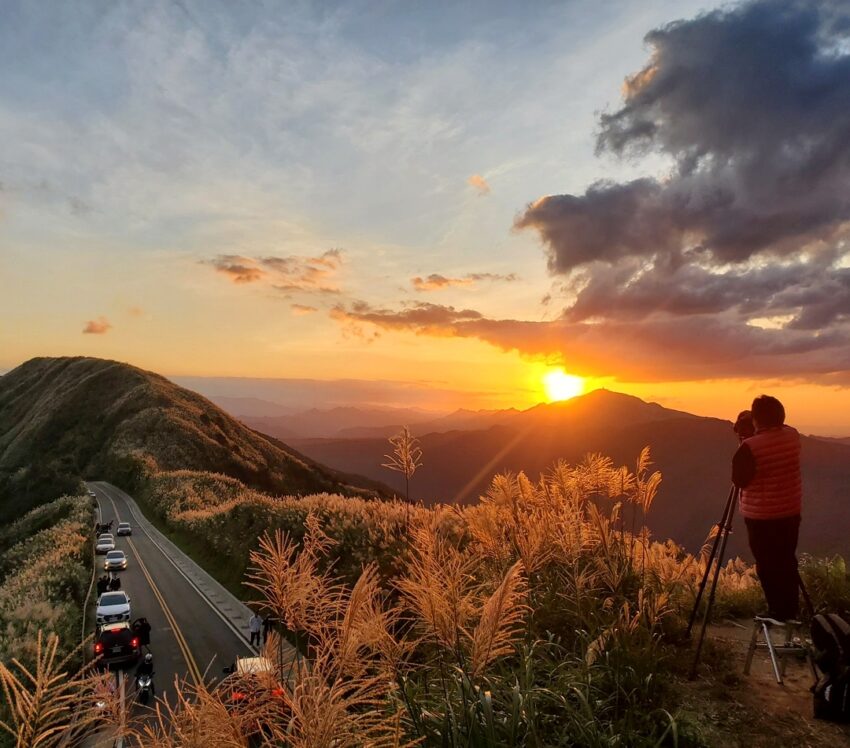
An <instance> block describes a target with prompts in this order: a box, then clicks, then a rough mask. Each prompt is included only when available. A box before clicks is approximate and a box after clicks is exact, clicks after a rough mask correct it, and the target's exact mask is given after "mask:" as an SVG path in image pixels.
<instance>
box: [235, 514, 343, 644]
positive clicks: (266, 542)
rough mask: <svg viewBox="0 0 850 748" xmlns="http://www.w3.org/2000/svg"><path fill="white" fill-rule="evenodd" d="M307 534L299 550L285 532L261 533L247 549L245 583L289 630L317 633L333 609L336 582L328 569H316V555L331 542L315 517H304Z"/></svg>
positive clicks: (326, 548) (320, 553)
mask: <svg viewBox="0 0 850 748" xmlns="http://www.w3.org/2000/svg"><path fill="white" fill-rule="evenodd" d="M305 524H306V525H307V533H306V534H305V536H304V543H303V547H302V548H301V549H300V551H299V546H298V543H296V542H295V541H294V540H293V539H292V538H291V537H290V536H289V535H288V534H287V533H284V532H282V531H281V530H275V533H274V535H269V534H268V533H265V534H264V535H263V536H262V537H261V538H260V540H259V543H260V547H259V550H257V551H252V552H251V556H250V559H251V567H250V569H249V572H248V581H247V582H245V584H246V585H247V586H248V587H251V588H253V589H255V590H257V591H259V592H260V593H262V595H263V601H262V603H263V604H264V605H265V606H267V607H270V608H271V609H272V610H273V611H274V614H275V616H276V617H277V618H278V619H279V620H281V621H283V622H284V623H285V624H286V626H287V627H288V628H289V629H290V630H291V631H306V632H308V633H311V634H313V633H319V632H320V631H321V629H322V627H323V626H324V623H325V621H327V620H330V619H331V618H332V617H333V615H334V614H335V612H336V606H337V596H336V592H337V591H338V585H336V584H335V583H334V582H333V579H332V577H331V575H330V574H329V573H328V572H320V571H319V561H320V557H321V556H322V555H323V554H324V553H326V552H327V550H328V548H329V547H330V545H331V541H330V539H329V538H328V537H327V536H326V535H325V534H324V533H323V532H322V531H321V528H320V526H319V524H318V520H317V519H316V517H315V516H314V515H312V514H309V515H308V516H307V521H306V523H305Z"/></svg>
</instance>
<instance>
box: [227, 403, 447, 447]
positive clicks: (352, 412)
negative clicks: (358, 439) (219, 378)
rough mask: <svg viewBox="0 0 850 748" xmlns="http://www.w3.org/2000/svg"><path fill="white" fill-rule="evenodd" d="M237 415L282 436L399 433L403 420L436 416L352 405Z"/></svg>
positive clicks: (253, 427) (411, 410)
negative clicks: (270, 415) (259, 414)
mask: <svg viewBox="0 0 850 748" xmlns="http://www.w3.org/2000/svg"><path fill="white" fill-rule="evenodd" d="M234 415H236V416H237V417H238V418H239V419H240V420H241V421H242V422H243V423H245V424H247V425H248V426H250V427H251V428H252V429H256V430H257V431H261V432H262V433H264V434H270V435H271V436H275V437H277V438H278V439H295V438H301V439H310V438H323V437H340V436H342V437H346V438H347V437H349V436H351V434H350V433H349V432H351V431H353V432H354V434H355V435H357V436H360V435H367V436H375V435H379V436H380V435H383V434H385V433H387V434H394V433H396V432H397V431H398V430H399V429H400V428H401V425H400V424H408V425H409V424H416V423H418V422H419V421H426V420H428V421H430V419H432V418H433V417H434V416H433V414H432V413H429V412H427V411H421V410H416V409H413V408H352V407H338V408H328V409H318V408H311V409H310V410H304V411H300V412H296V413H291V414H287V415H279V416H272V417H264V416H257V415H250V414H237V413H235V412H234ZM361 432H362V434H361Z"/></svg>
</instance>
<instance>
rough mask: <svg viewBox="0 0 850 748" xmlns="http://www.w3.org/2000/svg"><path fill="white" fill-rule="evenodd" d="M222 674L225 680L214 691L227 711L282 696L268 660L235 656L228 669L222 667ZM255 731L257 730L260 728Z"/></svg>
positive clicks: (276, 677)
mask: <svg viewBox="0 0 850 748" xmlns="http://www.w3.org/2000/svg"><path fill="white" fill-rule="evenodd" d="M222 672H223V673H224V674H225V675H226V676H227V677H226V678H224V679H223V680H222V681H221V683H219V685H218V688H219V689H220V690H221V691H222V692H223V696H224V703H225V704H226V705H227V707H228V708H230V709H240V708H244V707H247V706H249V705H251V706H252V707H253V706H257V705H258V704H262V703H266V702H267V701H268V700H271V699H273V700H278V699H281V698H282V697H283V694H284V691H283V686H282V685H281V683H280V680H279V679H278V674H277V670H276V668H275V666H274V664H273V663H272V661H271V660H270V659H269V658H268V657H239V658H237V659H236V662H234V664H233V665H231V666H230V667H225V668H222ZM255 729H257V730H260V729H261V725H257V726H256V727H255Z"/></svg>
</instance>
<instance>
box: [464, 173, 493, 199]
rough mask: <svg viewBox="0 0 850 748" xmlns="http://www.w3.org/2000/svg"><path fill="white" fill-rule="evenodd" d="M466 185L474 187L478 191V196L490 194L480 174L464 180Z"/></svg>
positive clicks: (488, 186)
mask: <svg viewBox="0 0 850 748" xmlns="http://www.w3.org/2000/svg"><path fill="white" fill-rule="evenodd" d="M466 183H467V184H469V185H472V186H473V187H475V189H476V190H478V194H479V195H489V194H490V185H489V184H488V183H487V180H486V179H484V177H482V176H481V175H480V174H473V175H472V176H471V177H470V178H469V179H467V180H466Z"/></svg>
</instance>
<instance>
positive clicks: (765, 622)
mask: <svg viewBox="0 0 850 748" xmlns="http://www.w3.org/2000/svg"><path fill="white" fill-rule="evenodd" d="M802 627H803V623H802V621H784V622H783V621H777V620H774V619H773V618H767V617H763V616H756V617H755V618H753V636H752V638H751V639H750V647H749V649H748V650H747V661H746V662H745V663H744V675H749V674H750V666H751V665H752V664H753V655H754V654H755V653H756V650H757V649H766V650H767V651H768V652H769V653H770V662H771V664H772V665H773V674H774V675H775V676H776V682H777V683H778V684H779V685H782V677H783V676H784V675H785V664H786V661H787V658H788V657H794V658H796V659H798V660H806V662H808V663H809V665H810V666H811V667H812V671H813V672H814V663H813V662H812V660H811V655H810V653H809V649H808V647H806V646H805V645H804V644H803V640H802V637H801V636H800V629H802ZM774 630H776V631H778V632H779V633H781V634H782V637H783V643H782V644H776V643H774V641H773V639H772V638H771V636H770V633H771V631H774ZM760 639H761V640H760Z"/></svg>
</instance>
